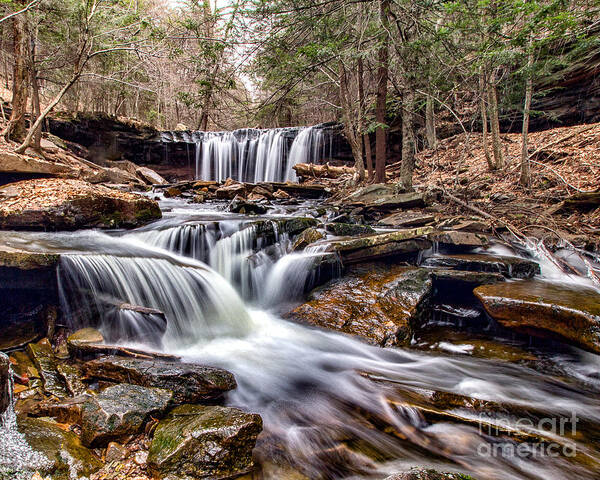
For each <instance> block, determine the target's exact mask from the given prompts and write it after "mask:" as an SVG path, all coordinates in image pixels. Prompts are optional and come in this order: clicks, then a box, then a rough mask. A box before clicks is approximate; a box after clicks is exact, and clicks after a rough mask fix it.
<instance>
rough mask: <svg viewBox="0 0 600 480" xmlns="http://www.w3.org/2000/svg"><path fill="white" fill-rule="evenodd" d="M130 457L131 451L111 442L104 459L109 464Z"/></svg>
mask: <svg viewBox="0 0 600 480" xmlns="http://www.w3.org/2000/svg"><path fill="white" fill-rule="evenodd" d="M128 455H129V450H127V448H125V447H124V446H123V445H120V444H118V443H116V442H110V443H109V444H108V446H107V447H106V454H105V456H104V459H105V460H106V462H107V463H110V462H118V461H119V460H123V459H124V458H126V457H127V456H128Z"/></svg>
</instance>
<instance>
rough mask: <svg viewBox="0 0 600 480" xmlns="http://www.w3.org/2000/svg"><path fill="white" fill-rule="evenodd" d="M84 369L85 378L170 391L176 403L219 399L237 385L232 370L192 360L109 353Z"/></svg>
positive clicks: (88, 363)
mask: <svg viewBox="0 0 600 480" xmlns="http://www.w3.org/2000/svg"><path fill="white" fill-rule="evenodd" d="M83 371H84V374H85V375H86V376H87V377H88V378H95V379H101V380H109V381H113V382H118V383H131V384H134V385H140V386H142V387H148V388H162V389H165V390H170V391H171V392H173V402H174V403H175V404H181V403H186V402H187V403H196V402H201V401H204V400H210V399H214V398H218V397H221V396H222V395H223V394H224V393H225V392H228V391H229V390H233V389H234V388H236V382H235V378H234V376H233V374H232V373H230V372H228V371H226V370H222V369H220V368H213V367H206V366H201V365H195V364H192V363H179V362H172V361H165V360H144V359H137V358H123V357H115V356H108V357H102V358H99V359H97V360H92V361H89V362H87V363H85V364H84V366H83Z"/></svg>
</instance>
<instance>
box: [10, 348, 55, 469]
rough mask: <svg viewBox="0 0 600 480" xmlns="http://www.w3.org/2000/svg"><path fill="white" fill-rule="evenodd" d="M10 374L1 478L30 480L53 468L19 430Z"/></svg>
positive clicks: (11, 374)
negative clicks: (42, 471) (33, 448)
mask: <svg viewBox="0 0 600 480" xmlns="http://www.w3.org/2000/svg"><path fill="white" fill-rule="evenodd" d="M2 355H4V354H3V353H2V352H0V356H2ZM5 358H6V357H5ZM0 360H2V359H0ZM6 360H8V359H6ZM8 373H9V377H8V380H9V381H8V385H7V387H8V408H7V409H6V410H5V411H4V412H2V413H0V478H2V479H5V478H6V479H9V478H10V479H11V480H29V479H30V478H31V477H32V475H33V474H34V473H35V472H36V471H37V470H46V469H48V468H49V467H50V466H52V462H51V461H50V460H49V459H48V458H46V456H45V455H43V454H42V453H39V452H36V451H34V450H32V448H31V447H30V446H29V444H28V443H27V440H26V439H25V436H24V435H23V434H22V433H20V432H19V430H18V427H17V415H16V413H15V409H14V398H13V388H14V378H13V373H12V370H11V369H9V372H8Z"/></svg>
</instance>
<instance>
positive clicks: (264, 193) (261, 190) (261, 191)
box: [252, 185, 274, 200]
mask: <svg viewBox="0 0 600 480" xmlns="http://www.w3.org/2000/svg"><path fill="white" fill-rule="evenodd" d="M252 194H254V195H259V196H261V197H264V198H266V199H268V200H271V199H273V198H274V197H273V193H272V190H269V189H268V188H265V187H263V186H260V185H258V186H256V187H254V188H253V189H252Z"/></svg>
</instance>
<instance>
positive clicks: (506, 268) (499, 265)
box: [423, 254, 540, 278]
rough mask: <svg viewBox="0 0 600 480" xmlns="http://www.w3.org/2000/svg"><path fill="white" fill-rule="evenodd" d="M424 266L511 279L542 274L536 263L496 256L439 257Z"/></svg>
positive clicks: (429, 259)
mask: <svg viewBox="0 0 600 480" xmlns="http://www.w3.org/2000/svg"><path fill="white" fill-rule="evenodd" d="M423 266H426V267H443V268H451V269H455V270H466V271H471V272H492V273H493V272H495V273H501V274H502V275H504V276H506V277H509V278H531V277H533V276H534V275H537V274H538V273H540V266H539V265H538V264H537V263H536V262H534V261H531V260H525V259H522V258H518V257H502V256H496V255H479V254H477V255H476V254H463V255H439V256H434V257H430V258H427V259H426V260H425V261H424V262H423Z"/></svg>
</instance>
